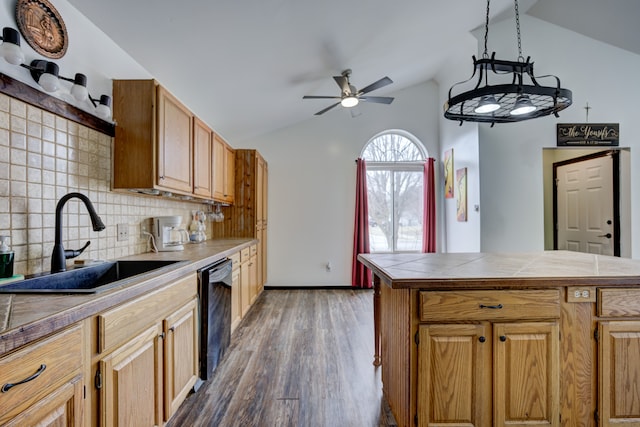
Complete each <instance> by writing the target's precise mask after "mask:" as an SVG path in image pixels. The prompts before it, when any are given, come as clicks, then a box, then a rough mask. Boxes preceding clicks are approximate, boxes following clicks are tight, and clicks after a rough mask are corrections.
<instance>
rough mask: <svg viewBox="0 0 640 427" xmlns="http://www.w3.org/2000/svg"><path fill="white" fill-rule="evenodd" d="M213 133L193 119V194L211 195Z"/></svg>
mask: <svg viewBox="0 0 640 427" xmlns="http://www.w3.org/2000/svg"><path fill="white" fill-rule="evenodd" d="M212 169H213V133H212V131H211V129H210V128H209V127H208V126H207V125H206V124H204V122H203V121H202V120H200V119H197V118H194V119H193V194H195V195H196V196H201V197H205V198H208V199H210V198H211V197H212V195H213V189H212V187H211V186H212V184H213V177H212V175H211V172H212Z"/></svg>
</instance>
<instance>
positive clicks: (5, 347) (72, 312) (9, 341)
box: [0, 239, 256, 356]
mask: <svg viewBox="0 0 640 427" xmlns="http://www.w3.org/2000/svg"><path fill="white" fill-rule="evenodd" d="M255 242H256V240H254V239H212V240H207V241H205V242H203V243H198V244H192V245H186V246H185V249H184V250H183V251H175V252H158V253H145V254H138V255H132V256H128V257H125V258H121V259H124V260H136V259H145V260H180V261H185V262H184V263H181V264H180V265H179V266H178V267H176V268H175V269H173V270H171V271H169V272H163V273H158V274H149V275H145V277H144V278H143V279H141V280H140V281H135V282H133V283H130V284H128V285H127V286H124V287H122V288H116V289H112V290H107V291H104V292H100V293H96V294H65V295H61V294H0V317H3V318H4V322H2V320H3V319H0V356H1V355H3V354H4V353H7V352H10V351H12V350H14V349H16V348H18V347H20V346H22V345H24V344H27V343H29V342H31V341H33V340H35V339H38V338H40V337H43V336H45V335H48V334H50V333H53V332H55V331H57V330H59V329H62V328H64V327H66V326H68V325H71V324H72V323H75V322H78V321H80V320H83V319H86V318H87V317H90V316H93V315H95V314H97V313H99V312H101V311H104V310H107V309H109V308H110V307H113V306H115V305H117V304H120V303H122V302H125V301H128V300H130V299H132V298H135V297H138V296H140V295H143V294H147V293H149V292H151V291H153V290H154V289H157V288H160V287H162V286H165V285H166V284H167V283H170V282H171V281H173V280H176V279H178V278H180V277H183V276H185V275H187V274H189V273H192V272H195V271H196V270H198V269H200V268H202V267H204V266H206V265H208V264H211V263H212V262H215V261H217V260H219V259H222V258H224V257H227V256H229V255H231V254H233V253H235V252H238V251H240V250H241V249H243V248H245V247H247V246H250V245H251V244H253V243H255ZM43 295H44V296H43ZM5 303H6V304H5ZM3 304H4V305H7V307H4V309H3V308H2V307H3ZM5 312H6V313H5ZM2 313H5V314H7V316H2Z"/></svg>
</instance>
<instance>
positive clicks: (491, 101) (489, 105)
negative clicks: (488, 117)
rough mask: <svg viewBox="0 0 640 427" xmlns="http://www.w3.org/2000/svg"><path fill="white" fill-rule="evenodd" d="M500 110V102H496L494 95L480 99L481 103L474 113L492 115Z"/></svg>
mask: <svg viewBox="0 0 640 427" xmlns="http://www.w3.org/2000/svg"><path fill="white" fill-rule="evenodd" d="M499 109H500V104H498V101H496V98H495V97H494V96H493V95H484V96H483V97H482V98H481V99H480V102H478V106H477V107H476V108H475V110H474V111H475V112H476V113H478V114H486V113H492V112H494V111H496V110H499Z"/></svg>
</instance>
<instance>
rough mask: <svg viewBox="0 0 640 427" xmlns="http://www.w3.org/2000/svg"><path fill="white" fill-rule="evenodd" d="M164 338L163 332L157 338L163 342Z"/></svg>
mask: <svg viewBox="0 0 640 427" xmlns="http://www.w3.org/2000/svg"><path fill="white" fill-rule="evenodd" d="M164 337H165V334H164V332H162V333H160V335H158V338H160V339H161V340H163V339H164Z"/></svg>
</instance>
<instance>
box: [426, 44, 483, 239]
mask: <svg viewBox="0 0 640 427" xmlns="http://www.w3.org/2000/svg"><path fill="white" fill-rule="evenodd" d="M477 43H478V41H477V40H476V39H475V38H474V37H473V36H471V35H469V37H468V42H467V43H466V45H465V46H459V50H458V52H457V56H456V57H452V58H451V59H450V61H449V62H448V63H447V64H443V66H442V69H441V70H440V72H439V73H438V76H437V81H438V84H439V96H438V102H439V107H440V109H439V111H437V114H438V117H439V126H440V129H439V131H440V134H439V136H440V152H439V159H442V161H439V162H438V163H439V167H438V169H437V170H438V171H439V172H440V176H441V177H442V181H443V182H444V168H443V160H444V153H445V152H446V151H447V150H450V149H452V150H453V173H454V176H455V173H456V170H458V169H460V168H465V167H466V168H467V221H465V222H461V221H458V219H457V194H455V192H456V190H455V189H454V198H452V199H445V198H444V188H443V185H440V186H438V191H439V197H438V205H439V213H440V215H441V216H442V218H443V227H442V229H443V230H442V231H443V232H442V235H439V236H438V237H439V247H438V251H439V252H478V251H480V212H481V207H480V167H479V159H478V156H479V153H478V125H477V124H475V123H469V122H467V123H463V125H462V126H460V122H453V121H451V120H448V119H445V118H444V114H443V111H444V109H443V104H444V102H445V100H447V99H448V97H449V88H450V87H451V86H452V85H453V84H454V83H457V82H460V81H463V80H466V79H468V78H469V76H471V73H472V72H473V62H472V60H471V56H472V55H474V54H476V50H477ZM457 94H458V92H453V95H457ZM476 206H477V208H478V209H477V210H476Z"/></svg>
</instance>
